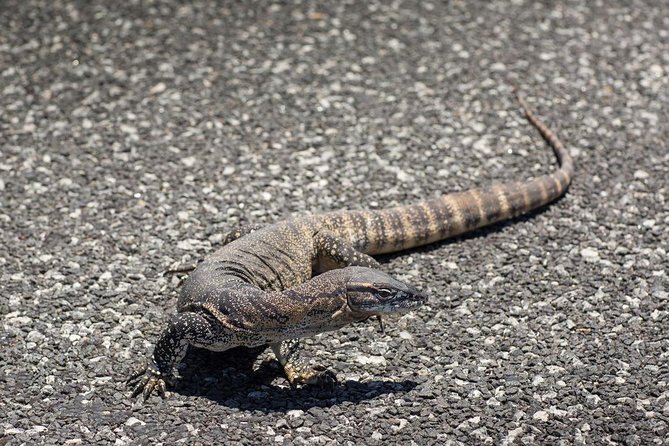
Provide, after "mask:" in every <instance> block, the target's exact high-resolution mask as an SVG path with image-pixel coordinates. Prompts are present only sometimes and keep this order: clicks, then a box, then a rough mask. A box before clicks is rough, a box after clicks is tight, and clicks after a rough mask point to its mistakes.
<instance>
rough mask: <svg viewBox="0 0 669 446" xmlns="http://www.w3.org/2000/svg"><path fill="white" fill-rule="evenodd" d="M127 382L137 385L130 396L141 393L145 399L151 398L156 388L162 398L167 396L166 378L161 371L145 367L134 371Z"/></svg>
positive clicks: (133, 396)
mask: <svg viewBox="0 0 669 446" xmlns="http://www.w3.org/2000/svg"><path fill="white" fill-rule="evenodd" d="M126 384H128V385H135V387H134V389H133V391H132V393H131V394H130V398H135V397H136V396H137V395H139V394H140V393H141V394H142V397H143V398H144V401H146V400H147V399H149V397H150V396H151V394H152V393H153V391H154V390H155V391H156V392H157V393H158V394H159V395H160V396H161V397H162V398H165V387H166V386H165V380H164V379H163V378H162V375H161V373H160V372H159V371H157V370H155V369H153V368H151V367H148V366H146V367H144V368H142V369H141V370H139V371H138V372H136V373H133V374H132V375H131V376H130V377H129V378H128V379H127V380H126Z"/></svg>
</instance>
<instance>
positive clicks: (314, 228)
mask: <svg viewBox="0 0 669 446" xmlns="http://www.w3.org/2000/svg"><path fill="white" fill-rule="evenodd" d="M516 96H517V99H518V101H519V103H520V106H521V108H522V110H523V111H524V114H525V117H526V118H527V120H528V121H529V122H530V123H531V124H532V125H533V126H534V127H535V128H536V129H537V130H538V131H539V133H540V134H541V135H542V137H543V138H544V139H545V140H546V142H547V143H548V144H549V145H550V146H551V147H552V149H553V151H554V152H555V155H556V157H557V159H558V162H559V168H558V169H556V170H555V171H553V172H552V173H550V174H547V175H543V176H539V177H534V178H530V179H528V180H526V181H519V182H509V183H503V184H495V185H492V186H490V187H487V188H476V189H470V190H465V191H462V192H455V193H450V194H446V195H442V196H440V197H438V198H434V199H430V200H426V201H422V202H419V203H416V204H411V205H406V206H399V207H393V208H387V209H382V210H373V211H369V210H367V211H366V210H354V211H348V210H342V211H333V212H328V213H323V214H317V215H308V216H301V217H295V218H292V219H288V220H285V221H281V222H278V223H275V224H271V225H268V226H265V227H262V228H256V227H253V226H249V227H245V228H241V229H238V230H235V231H233V232H231V233H230V234H228V235H227V236H226V237H225V239H224V242H223V243H224V244H223V246H222V247H221V248H220V249H218V250H217V251H215V252H214V253H213V254H211V255H209V256H208V257H207V258H205V260H203V261H202V262H201V263H200V264H199V265H198V266H197V268H195V269H194V271H193V272H192V273H191V274H190V275H189V276H188V278H187V279H186V281H185V283H184V285H183V286H182V288H181V292H180V296H179V299H178V304H177V313H176V314H175V315H174V316H173V317H172V318H171V320H170V322H169V323H168V325H167V328H165V329H164V330H163V332H162V334H161V335H160V336H159V338H158V340H157V342H156V346H155V348H154V351H153V355H152V357H151V358H150V359H149V361H148V364H147V365H146V366H145V367H144V368H142V369H141V370H139V371H138V372H137V373H135V374H133V375H132V376H131V377H130V378H129V379H128V382H129V383H130V384H132V385H133V386H134V390H133V393H132V396H133V397H134V396H137V395H139V394H140V393H142V394H143V396H144V399H146V398H148V397H149V396H150V395H151V394H152V393H153V392H154V391H156V392H157V393H159V394H160V395H161V396H164V395H165V388H166V380H170V379H171V378H172V377H173V371H174V369H175V367H176V365H177V364H178V363H179V362H180V361H181V360H182V358H183V357H184V355H185V353H186V350H187V348H188V346H189V345H193V346H197V347H203V348H206V349H209V350H214V351H223V350H227V349H230V348H232V347H236V346H246V347H253V346H259V345H265V344H269V345H270V346H271V348H272V350H273V352H274V354H275V356H276V358H277V359H278V361H279V362H280V364H281V365H282V367H283V370H284V372H285V374H286V377H287V378H288V381H289V382H290V384H291V386H293V387H294V386H297V385H301V384H311V383H318V382H321V383H322V382H327V381H328V380H332V379H334V377H333V375H332V374H331V373H329V372H327V371H326V370H324V369H323V368H322V367H311V366H309V365H308V364H307V363H306V362H305V361H304V360H303V359H301V358H300V355H299V338H301V337H305V336H311V335H314V334H317V333H322V332H326V331H331V330H336V329H338V328H341V327H343V326H345V325H347V324H349V323H351V322H355V321H362V320H365V319H367V318H369V317H371V316H378V317H379V318H380V317H381V316H382V315H386V314H397V313H402V312H405V311H408V310H410V309H413V308H416V307H418V306H419V305H420V304H422V303H424V302H425V301H426V300H427V298H426V296H425V295H424V294H423V293H421V292H420V291H418V290H417V289H415V288H414V287H412V286H410V285H408V284H405V283H402V282H400V281H397V280H395V279H393V278H391V277H390V276H388V275H387V274H385V273H383V272H381V271H380V270H379V269H378V268H379V266H380V265H379V263H378V262H377V261H376V260H375V259H374V258H373V257H372V256H373V255H377V254H383V253H391V252H396V251H401V250H406V249H409V248H414V247H418V246H421V245H426V244H429V243H433V242H436V241H439V240H444V239H447V238H449V237H453V236H456V235H459V234H463V233H465V232H469V231H472V230H475V229H478V228H481V227H483V226H487V225H491V224H493V223H496V222H499V221H502V220H507V219H511V218H514V217H516V216H519V215H521V214H526V213H528V212H530V211H532V210H534V209H537V208H540V207H542V206H545V205H547V204H549V203H550V202H552V201H554V200H556V199H557V198H558V197H560V196H561V195H562V194H564V192H565V191H566V190H567V188H568V186H569V184H570V183H571V180H572V176H573V173H574V164H573V160H572V158H571V156H570V155H569V153H568V151H567V150H566V149H565V147H564V146H563V144H562V142H561V141H560V140H559V139H558V137H557V136H556V135H555V134H554V133H553V132H552V131H551V130H550V129H549V128H548V127H547V126H546V125H545V124H544V123H543V122H541V121H540V120H539V118H537V117H536V116H535V115H534V114H533V113H532V111H531V110H530V109H529V108H528V106H527V104H526V103H525V101H524V100H523V99H522V97H520V96H519V95H518V94H516Z"/></svg>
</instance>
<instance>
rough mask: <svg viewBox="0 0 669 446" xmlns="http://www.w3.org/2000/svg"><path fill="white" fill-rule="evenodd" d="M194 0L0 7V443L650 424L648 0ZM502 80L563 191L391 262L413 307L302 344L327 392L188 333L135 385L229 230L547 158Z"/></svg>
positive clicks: (655, 45)
mask: <svg viewBox="0 0 669 446" xmlns="http://www.w3.org/2000/svg"><path fill="white" fill-rule="evenodd" d="M140 3H141V5H140ZM188 3H189V4H188V5H179V2H176V1H162V2H83V1H82V2H73V3H72V4H66V3H64V2H62V1H44V2H36V1H7V0H5V1H2V2H0V138H1V141H2V142H1V144H0V197H1V200H0V228H1V232H0V317H1V318H2V331H1V332H0V393H1V398H0V444H7V445H19V444H67V445H76V444H114V445H124V444H177V443H178V444H214V443H216V442H219V443H224V442H227V444H276V445H300V444H418V445H424V444H453V445H455V444H526V445H527V444H564V445H571V444H576V445H581V444H611V445H653V444H666V443H665V442H666V440H665V439H666V438H667V437H668V436H669V426H668V423H669V368H668V366H667V360H668V357H669V340H668V337H667V333H668V332H669V328H668V327H667V321H668V319H669V315H668V311H669V305H668V304H669V294H668V284H669V283H668V282H669V281H668V279H667V273H666V271H667V267H668V265H669V262H668V260H667V250H669V246H668V245H669V242H668V238H669V237H668V235H669V234H668V232H669V231H668V229H667V227H668V225H667V224H668V223H669V211H668V209H667V208H668V203H667V200H668V199H669V197H668V189H667V187H668V184H669V181H667V177H668V176H669V150H668V143H667V141H669V127H668V124H667V123H668V121H669V119H668V118H669V106H668V105H667V104H668V103H669V31H668V30H669V14H667V12H668V9H667V3H666V1H664V0H658V1H622V0H621V1H607V2H581V1H569V2H553V1H545V2H533V1H522V0H515V1H504V2H502V1H497V2H474V1H472V2H461V1H453V2H444V3H442V2H424V1H420V2H419V1H396V2H392V3H391V2H376V1H373V2H354V1H350V0H349V1H345V2H320V3H316V2H280V3H265V2H231V1H230V2H210V1H196V2H192V3H190V2H188ZM513 83H516V84H519V85H520V86H521V88H522V90H523V91H524V93H525V96H526V97H527V101H528V103H529V104H530V105H531V106H532V107H533V108H534V109H535V110H536V112H537V114H538V115H540V116H541V117H542V118H543V119H544V120H545V121H546V122H547V123H548V124H549V125H550V126H552V127H553V128H554V129H555V130H556V131H557V132H558V134H559V135H560V136H561V137H562V139H563V140H564V141H565V143H566V144H567V145H568V146H569V148H570V150H571V152H572V154H573V156H574V158H575V162H576V168H577V171H576V178H575V181H574V183H573V185H572V187H571V189H570V190H569V193H568V194H567V195H566V197H564V198H563V199H561V200H560V201H558V202H557V203H555V204H553V205H551V206H550V207H548V208H546V209H545V210H542V211H541V212H538V213H535V214H534V215H532V216H529V217H528V218H523V219H519V220H516V221H513V222H510V223H508V224H504V225H497V226H495V227H493V228H490V229H489V230H485V231H479V232H477V233H475V234H472V235H470V236H467V237H462V238H459V239H456V240H452V241H450V242H446V243H441V244H437V245H433V246H431V247H429V248H426V249H421V250H414V251H411V252H408V253H402V254H400V255H394V256H388V257H385V258H383V259H382V261H383V268H384V269H385V270H386V271H388V272H390V273H392V274H393V275H395V276H397V277H399V278H401V279H403V280H406V281H408V282H411V283H412V284H414V285H416V286H418V287H420V288H421V289H423V290H425V291H427V292H428V293H429V295H430V297H431V300H430V303H429V305H428V306H425V307H423V308H421V309H420V310H419V311H416V312H414V313H411V314H409V315H407V316H404V317H402V318H399V319H397V318H396V319H394V320H390V321H388V322H387V327H386V334H385V335H383V334H382V333H380V331H379V329H378V327H377V326H376V325H375V324H373V323H364V324H360V325H356V326H352V327H349V328H347V329H344V330H341V331H339V332H336V333H331V334H327V335H325V336H319V337H316V338H314V339H312V340H309V341H308V342H307V347H306V348H307V351H308V352H309V354H310V355H312V356H313V357H314V358H315V359H317V360H318V362H320V363H322V364H325V365H327V366H328V367H330V368H331V369H332V370H333V371H334V372H336V373H337V375H338V377H339V380H340V383H339V384H338V385H337V386H336V387H335V388H334V389H332V390H328V389H301V390H296V391H294V390H290V389H289V388H288V386H287V383H286V381H285V379H283V377H282V376H281V373H280V371H279V369H278V367H277V366H276V364H275V363H274V362H272V361H271V357H270V355H269V354H268V352H266V351H262V350H261V351H259V352H258V351H241V350H236V351H229V352H224V353H210V352H206V351H197V350H193V351H192V352H191V353H189V355H188V356H187V358H186V360H185V362H184V366H183V367H182V369H181V370H180V372H181V374H182V376H183V378H182V380H181V381H180V382H179V384H178V386H177V387H176V388H173V389H171V391H170V392H169V396H168V398H167V399H165V400H161V399H160V398H158V397H152V398H151V399H150V400H149V401H147V402H146V403H142V402H141V401H133V400H131V399H130V398H129V391H128V389H127V388H126V387H125V384H124V383H123V380H124V379H125V377H126V376H128V375H129V374H130V373H131V372H132V371H134V370H136V369H137V368H139V367H140V366H141V365H142V364H143V363H144V361H145V357H146V355H147V354H148V353H149V352H150V351H151V347H152V345H153V342H154V340H155V338H156V336H157V335H158V333H159V332H160V330H161V329H162V327H163V325H164V323H165V321H166V320H167V319H168V318H169V316H170V314H171V313H173V312H174V303H175V299H176V296H177V293H178V289H177V287H176V285H177V279H176V278H166V277H163V276H162V272H163V271H164V270H165V269H167V268H169V267H170V266H173V265H175V264H179V263H184V264H188V263H192V262H196V261H197V260H198V259H201V258H202V257H203V256H205V255H207V253H210V252H212V251H213V250H214V249H215V248H216V246H217V244H218V243H219V242H220V240H221V237H222V234H223V233H224V232H225V231H226V230H228V229H230V228H233V227H234V226H235V225H236V224H237V223H239V222H252V223H265V222H272V221H276V220H278V219H280V218H282V217H285V216H288V215H291V214H294V213H304V212H317V211H323V210H332V209H339V208H356V209H362V208H379V207H384V206H389V205H395V204H398V203H407V202H411V201H415V200H418V199H421V198H424V197H431V196H434V195H435V194H438V193H440V192H444V191H452V190H459V189H465V188H468V187H472V186H478V185H485V184H489V183H491V182H493V181H501V180H511V179H518V178H525V177H528V176H530V175H536V174H540V173H545V172H548V171H549V170H550V169H551V168H552V167H553V166H554V164H555V161H554V158H553V156H552V155H551V153H550V150H549V149H548V148H547V147H546V146H545V144H544V143H543V141H542V140H541V139H540V138H539V136H538V135H537V134H536V132H535V131H534V130H533V129H532V128H531V127H530V126H529V125H528V124H527V123H526V122H525V121H524V119H523V118H522V116H521V114H520V112H519V109H518V106H517V104H516V103H515V102H514V99H513V97H512V96H511V94H510V92H511V85H512V84H513Z"/></svg>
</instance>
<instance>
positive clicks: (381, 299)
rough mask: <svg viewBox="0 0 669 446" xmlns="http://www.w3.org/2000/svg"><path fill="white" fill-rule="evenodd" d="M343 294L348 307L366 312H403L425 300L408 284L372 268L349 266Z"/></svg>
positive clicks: (380, 313)
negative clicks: (348, 276)
mask: <svg viewBox="0 0 669 446" xmlns="http://www.w3.org/2000/svg"><path fill="white" fill-rule="evenodd" d="M347 269H349V270H350V278H349V280H348V282H347V284H346V298H347V301H348V306H349V308H350V309H351V310H353V311H355V312H358V313H364V314H369V315H384V314H395V313H406V312H407V311H409V310H412V309H414V308H417V307H419V306H421V305H422V304H424V303H425V302H427V296H425V294H423V293H422V292H420V291H418V290H417V289H416V288H414V287H412V286H411V285H407V284H406V283H404V282H400V281H399V280H396V279H393V278H392V277H390V276H389V275H388V274H386V273H384V272H382V271H379V270H377V269H372V268H363V267H357V266H353V267H349V268H347Z"/></svg>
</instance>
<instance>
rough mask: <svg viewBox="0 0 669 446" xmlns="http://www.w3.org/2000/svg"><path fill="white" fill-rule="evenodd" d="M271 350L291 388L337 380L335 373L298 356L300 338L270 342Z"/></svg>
mask: <svg viewBox="0 0 669 446" xmlns="http://www.w3.org/2000/svg"><path fill="white" fill-rule="evenodd" d="M270 346H271V347H272V351H273V352H274V355H275V356H276V359H277V360H278V361H279V363H280V364H281V366H282V367H283V371H284V373H285V374H286V378H288V382H289V383H290V386H291V387H292V388H296V387H297V386H301V385H311V384H318V385H322V386H333V385H334V384H335V383H336V382H337V377H336V376H335V374H334V373H333V372H331V371H329V370H326V369H325V368H324V367H322V366H312V365H309V364H308V363H307V362H306V360H305V359H304V358H303V357H301V356H300V352H301V349H300V340H299V339H289V340H287V341H282V342H276V343H274V344H270Z"/></svg>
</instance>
